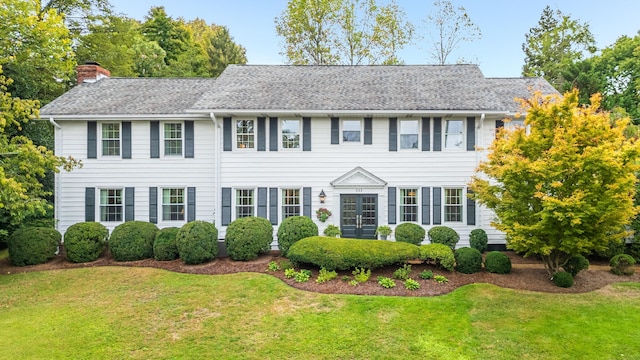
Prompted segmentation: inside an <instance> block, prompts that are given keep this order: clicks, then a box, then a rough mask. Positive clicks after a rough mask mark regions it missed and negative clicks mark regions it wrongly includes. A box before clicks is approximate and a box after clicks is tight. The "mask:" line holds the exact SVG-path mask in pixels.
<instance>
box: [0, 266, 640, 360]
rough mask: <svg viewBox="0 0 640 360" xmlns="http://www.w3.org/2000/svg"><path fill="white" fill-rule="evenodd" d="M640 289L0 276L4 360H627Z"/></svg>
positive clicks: (635, 351)
mask: <svg viewBox="0 0 640 360" xmlns="http://www.w3.org/2000/svg"><path fill="white" fill-rule="evenodd" d="M333 281H338V280H333ZM370 281H375V280H370ZM639 285H640V284H637V283H632V284H618V285H615V286H614V287H613V288H608V289H607V290H606V291H598V292H595V293H589V294H580V295H566V294H563V295H560V294H540V293H529V292H521V291H514V290H507V289H501V288H498V287H496V286H492V285H471V286H466V287H463V288H461V289H459V290H457V291H455V292H453V293H451V294H448V295H444V296H439V297H429V298H415V297H410V298H403V297H369V296H353V295H325V294H316V293H308V292H303V291H299V290H296V289H293V288H290V287H288V286H287V285H285V284H284V283H282V282H281V281H280V280H278V279H276V278H274V277H271V276H269V275H263V274H253V273H241V274H233V275H216V276H211V275H187V274H179V273H171V272H167V271H162V270H157V269H145V268H125V267H112V268H109V267H99V268H87V269H75V270H55V271H47V272H36V273H26V274H15V275H2V276H0V289H1V290H0V348H2V357H3V358H7V359H44V358H46V359H64V358H69V359H123V358H132V359H158V358H168V359H194V358H202V359H207V358H218V359H356V358H357V359H418V358H419V359H492V360H494V359H621V358H626V359H632V358H640V346H639V345H638V339H640V326H638V324H640V286H639Z"/></svg>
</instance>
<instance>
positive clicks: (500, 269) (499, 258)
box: [476, 249, 511, 274]
mask: <svg viewBox="0 0 640 360" xmlns="http://www.w3.org/2000/svg"><path fill="white" fill-rule="evenodd" d="M476 250H477V249H476ZM484 267H485V268H486V269H487V271H488V272H490V273H495V274H508V273H510V272H511V259H509V257H508V256H507V255H505V254H504V253H501V252H500V251H491V252H490V253H488V254H487V255H486V256H485V259H484Z"/></svg>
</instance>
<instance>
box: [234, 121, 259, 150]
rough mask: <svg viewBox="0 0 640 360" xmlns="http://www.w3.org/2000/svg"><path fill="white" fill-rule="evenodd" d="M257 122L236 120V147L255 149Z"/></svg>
mask: <svg viewBox="0 0 640 360" xmlns="http://www.w3.org/2000/svg"><path fill="white" fill-rule="evenodd" d="M254 125H255V121H254V120H236V147H237V148H238V149H253V148H254V147H255V134H256V133H255V126H254Z"/></svg>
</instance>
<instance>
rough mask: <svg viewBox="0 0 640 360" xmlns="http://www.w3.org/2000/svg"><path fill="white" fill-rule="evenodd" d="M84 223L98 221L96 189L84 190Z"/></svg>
mask: <svg viewBox="0 0 640 360" xmlns="http://www.w3.org/2000/svg"><path fill="white" fill-rule="evenodd" d="M84 221H96V188H92V187H88V188H85V189H84Z"/></svg>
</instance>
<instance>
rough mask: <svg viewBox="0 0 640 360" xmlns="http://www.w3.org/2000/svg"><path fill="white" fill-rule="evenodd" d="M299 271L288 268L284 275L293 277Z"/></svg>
mask: <svg viewBox="0 0 640 360" xmlns="http://www.w3.org/2000/svg"><path fill="white" fill-rule="evenodd" d="M296 274H297V271H296V269H294V268H288V269H285V270H284V277H286V278H287V279H291V278H293V277H294V276H296Z"/></svg>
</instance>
